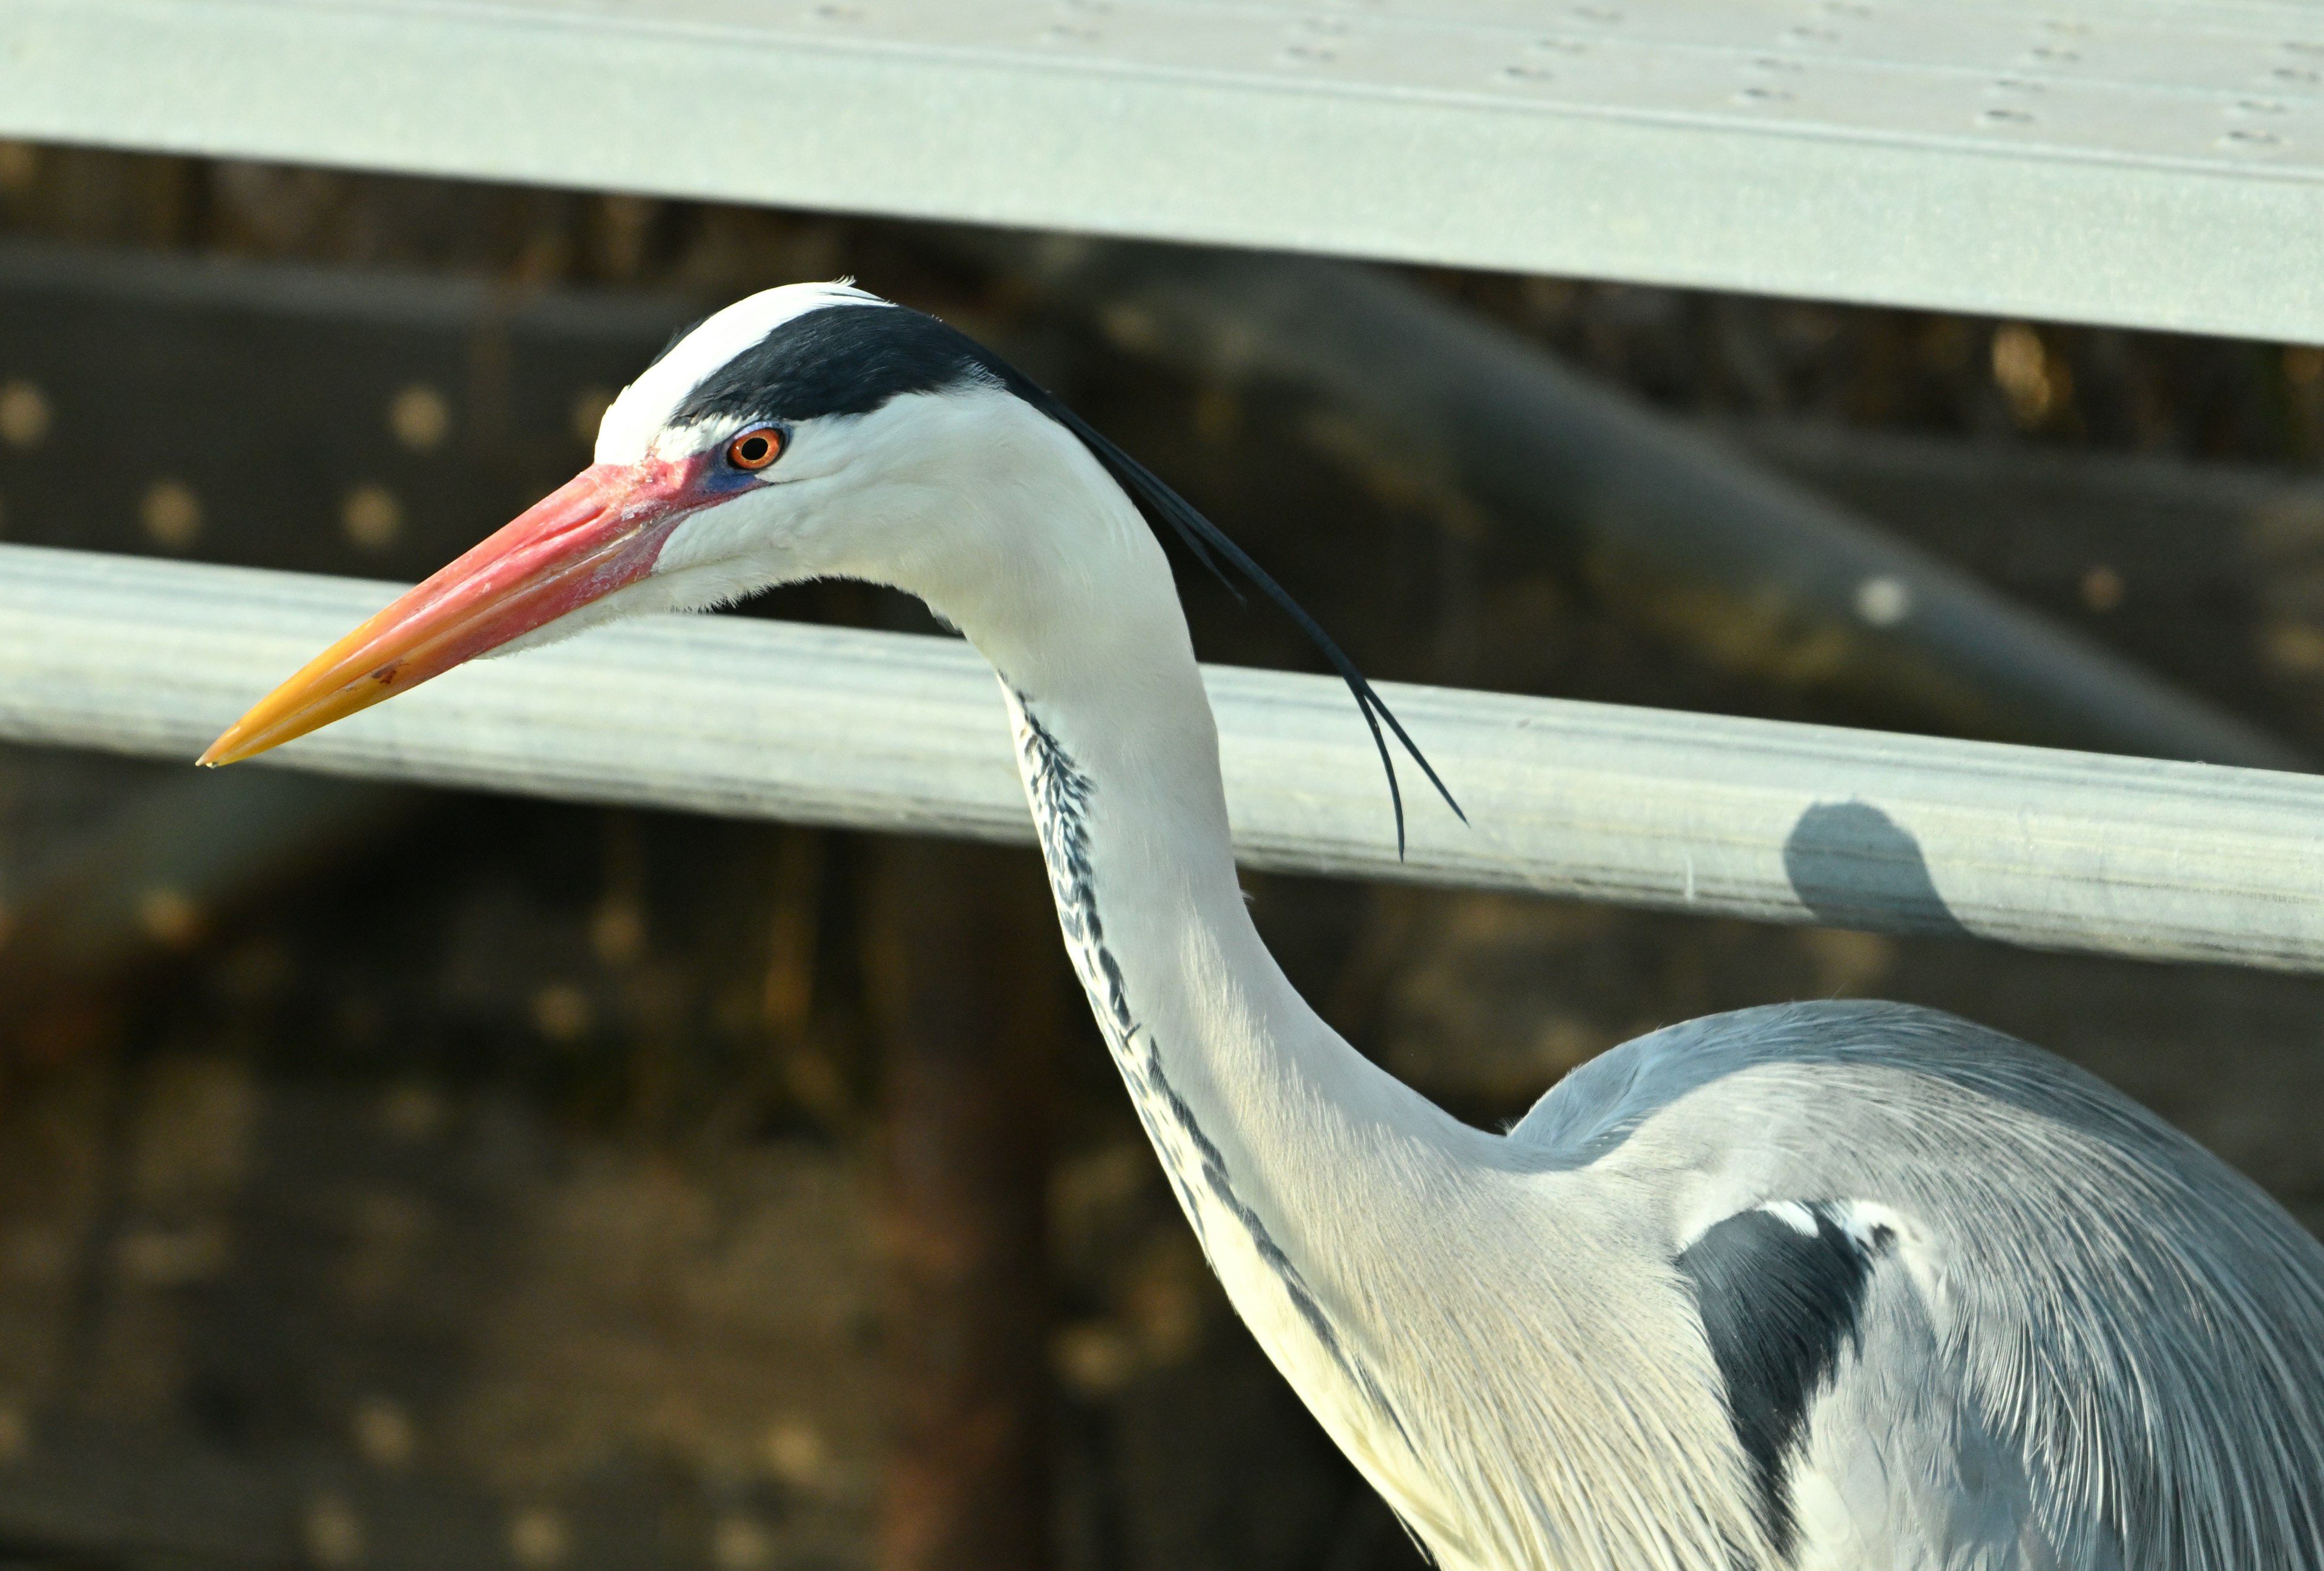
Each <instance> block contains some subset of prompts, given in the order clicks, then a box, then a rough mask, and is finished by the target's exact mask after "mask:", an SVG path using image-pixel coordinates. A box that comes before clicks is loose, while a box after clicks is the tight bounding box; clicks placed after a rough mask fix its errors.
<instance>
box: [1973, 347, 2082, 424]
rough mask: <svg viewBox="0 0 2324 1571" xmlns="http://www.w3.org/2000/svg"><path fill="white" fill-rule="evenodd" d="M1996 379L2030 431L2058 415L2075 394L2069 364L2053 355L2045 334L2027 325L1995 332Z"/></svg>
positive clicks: (2019, 420) (2013, 411) (2018, 418)
mask: <svg viewBox="0 0 2324 1571" xmlns="http://www.w3.org/2000/svg"><path fill="white" fill-rule="evenodd" d="M1993 380H1994V384H1995V385H1997V386H1998V387H1999V388H2000V389H2001V395H2002V397H2003V398H2004V399H2005V400H2006V401H2007V402H2008V404H2009V412H2010V414H2011V416H2012V417H2014V418H2015V420H2016V421H2017V423H2018V424H2019V425H2021V426H2024V427H2026V428H2028V429H2029V430H2030V429H2031V428H2033V427H2034V426H2038V425H2040V424H2041V423H2042V422H2043V420H2048V419H2049V418H2050V417H2051V416H2052V414H2054V413H2056V412H2057V411H2058V410H2059V409H2060V408H2061V407H2062V406H2063V405H2064V403H2065V402H2066V395H2067V394H2068V393H2070V392H2071V391H2072V388H2073V380H2072V377H2071V375H2070V373H2069V372H2068V371H2067V369H2066V365H2065V363H2064V362H2063V361H2061V360H2060V359H2058V358H2057V357H2056V356H2053V355H2052V354H2051V353H2050V351H2049V348H2048V347H2047V346H2046V345H2044V344H2043V342H2042V335H2041V334H2039V333H2037V332H2035V331H2034V330H2033V328H2029V327H2027V326H2026V325H2025V324H2024V323H2023V322H2006V323H2004V324H2003V325H2002V326H2000V327H1998V328H1995V329H1994V330H1993Z"/></svg>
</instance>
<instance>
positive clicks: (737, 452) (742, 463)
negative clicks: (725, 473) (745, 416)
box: [726, 426, 783, 475]
mask: <svg viewBox="0 0 2324 1571" xmlns="http://www.w3.org/2000/svg"><path fill="white" fill-rule="evenodd" d="M782 456H783V433H782V428H780V427H779V426H754V427H752V429H751V430H747V431H744V432H743V433H742V435H741V436H739V437H736V438H735V439H733V441H731V442H729V443H727V444H726V461H727V462H728V463H730V464H732V465H733V466H734V467H736V468H737V469H740V470H742V471H743V472H744V473H745V474H751V475H755V474H757V473H758V472H759V471H760V470H761V469H763V468H765V467H767V466H768V465H770V464H771V463H773V462H774V461H775V460H776V459H777V458H779V457H782Z"/></svg>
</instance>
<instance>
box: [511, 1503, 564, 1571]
mask: <svg viewBox="0 0 2324 1571" xmlns="http://www.w3.org/2000/svg"><path fill="white" fill-rule="evenodd" d="M571 1547H572V1546H571V1543H570V1541H569V1539H568V1537H567V1533H566V1530H565V1519H564V1518H563V1517H561V1516H559V1515H558V1513H557V1512H555V1511H550V1510H549V1508H548V1507H547V1506H538V1505H537V1506H527V1507H526V1508H525V1509H524V1510H522V1511H519V1512H517V1513H516V1515H515V1516H513V1517H511V1518H510V1519H509V1553H510V1554H512V1555H514V1556H515V1557H516V1558H517V1564H519V1565H520V1566H533V1567H536V1571H537V1568H539V1567H543V1566H554V1565H556V1564H557V1563H558V1561H560V1560H562V1559H564V1558H565V1555H566V1551H567V1549H569V1548H571Z"/></svg>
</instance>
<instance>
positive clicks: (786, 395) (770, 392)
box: [670, 305, 1023, 425]
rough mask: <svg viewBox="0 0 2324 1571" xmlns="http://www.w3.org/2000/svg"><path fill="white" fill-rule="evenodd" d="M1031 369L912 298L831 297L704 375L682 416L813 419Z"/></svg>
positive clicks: (675, 416) (675, 414)
mask: <svg viewBox="0 0 2324 1571" xmlns="http://www.w3.org/2000/svg"><path fill="white" fill-rule="evenodd" d="M978 374H983V375H986V376H990V377H991V378H992V380H994V381H995V382H1003V383H1012V382H1019V381H1022V380H1023V379H1022V378H1021V377H1019V376H1018V375H1017V374H1016V373H1015V372H1013V371H1010V370H1009V369H1008V368H1007V367H1006V366H1005V365H1002V364H1001V362H999V361H998V360H996V359H994V358H993V356H991V355H989V354H988V353H986V351H985V350H984V349H983V347H982V346H980V345H979V344H978V343H977V342H976V340H975V339H973V338H971V337H969V336H968V335H967V334H965V333H963V332H962V331H960V329H958V328H950V327H946V326H945V324H944V323H942V322H940V321H938V320H936V318H934V317H931V316H927V315H925V314H923V313H921V312H919V311H916V310H909V309H908V308H907V307H904V306H890V305H830V306H819V307H817V308H816V310H811V311H802V312H800V313H799V314H798V316H795V317H793V318H792V319H790V320H789V321H788V322H785V323H783V324H782V325H781V326H780V327H778V328H775V329H773V330H772V331H771V332H770V333H768V335H767V336H766V337H763V338H761V339H760V340H759V341H758V342H757V343H756V344H753V345H752V346H751V347H749V348H747V349H745V350H743V351H742V353H740V354H738V355H736V356H734V357H733V359H731V360H729V361H727V362H726V364H725V365H721V366H720V367H719V368H718V369H717V370H715V371H714V372H712V373H711V374H709V375H708V376H705V377H704V378H703V380H702V382H701V384H699V385H698V386H696V388H695V390H694V391H693V392H692V393H688V394H687V397H686V401H685V402H683V403H681V404H679V405H678V408H677V409H676V410H674V411H671V414H670V420H671V423H672V424H678V425H683V424H687V423H690V422H693V421H696V420H713V419H717V418H719V417H722V416H731V417H738V418H741V419H743V420H815V419H816V418H818V417H819V416H823V415H827V414H869V413H871V411H873V410H875V409H878V408H879V407H881V405H882V404H884V403H886V402H888V401H889V400H890V399H891V398H897V397H899V396H901V395H902V394H904V393H934V392H936V391H937V390H938V389H939V388H945V387H951V386H954V385H955V384H958V383H960V382H962V381H964V380H965V379H967V378H969V377H972V376H975V375H978Z"/></svg>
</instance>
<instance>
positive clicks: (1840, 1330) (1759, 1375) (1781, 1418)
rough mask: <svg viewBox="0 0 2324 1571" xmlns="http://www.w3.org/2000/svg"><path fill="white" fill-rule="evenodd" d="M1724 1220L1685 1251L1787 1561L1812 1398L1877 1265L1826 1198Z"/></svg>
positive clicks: (1683, 1264) (1847, 1335) (1851, 1339)
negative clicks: (1795, 1469) (1794, 1467)
mask: <svg viewBox="0 0 2324 1571" xmlns="http://www.w3.org/2000/svg"><path fill="white" fill-rule="evenodd" d="M1785 1209H1786V1210H1789V1211H1792V1212H1793V1213H1794V1215H1795V1216H1796V1218H1797V1219H1798V1220H1801V1221H1805V1222H1810V1223H1812V1224H1813V1231H1812V1232H1809V1231H1804V1230H1803V1229H1802V1228H1801V1227H1799V1226H1795V1225H1794V1222H1793V1220H1791V1219H1787V1218H1786V1217H1785V1216H1784V1215H1777V1214H1776V1213H1775V1212H1771V1211H1768V1210H1766V1209H1764V1208H1762V1209H1757V1210H1751V1211H1744V1212H1739V1213H1738V1214H1737V1215H1733V1216H1729V1217H1728V1218H1727V1219H1726V1220H1725V1221H1723V1222H1720V1223H1719V1224H1717V1225H1716V1226H1714V1227H1712V1228H1711V1231H1710V1232H1708V1233H1706V1234H1703V1235H1702V1236H1701V1238H1699V1239H1697V1240H1695V1241H1694V1243H1692V1244H1690V1245H1689V1246H1688V1247H1687V1248H1686V1250H1685V1252H1683V1253H1682V1254H1680V1256H1679V1257H1678V1261H1677V1264H1678V1269H1679V1271H1681V1272H1682V1273H1683V1275H1684V1276H1685V1277H1686V1279H1687V1281H1688V1284H1689V1285H1690V1286H1692V1288H1693V1289H1694V1301H1695V1306H1696V1308H1697V1309H1698V1310H1699V1311H1700V1313H1701V1316H1702V1334H1703V1336H1704V1338H1705V1340H1707V1341H1708V1342H1709V1343H1710V1344H1711V1358H1712V1360H1713V1362H1715V1363H1717V1364H1718V1366H1719V1374H1720V1379H1721V1380H1722V1381H1723V1382H1725V1384H1726V1387H1727V1413H1728V1418H1729V1421H1730V1422H1731V1423H1733V1425H1734V1426H1735V1437H1736V1438H1737V1439H1738V1441H1740V1442H1741V1443H1742V1446H1743V1455H1745V1456H1746V1457H1748V1459H1749V1461H1750V1464H1751V1469H1752V1473H1753V1474H1754V1476H1755V1480H1756V1482H1757V1484H1758V1486H1759V1501H1760V1511H1761V1515H1762V1517H1763V1519H1764V1520H1765V1521H1766V1526H1767V1536H1768V1537H1769V1538H1770V1539H1773V1540H1775V1547H1776V1548H1777V1549H1778V1550H1780V1551H1781V1552H1782V1553H1783V1554H1784V1557H1786V1558H1788V1557H1790V1555H1791V1551H1792V1546H1793V1540H1794V1536H1795V1526H1794V1521H1793V1518H1792V1499H1791V1487H1790V1479H1789V1476H1788V1473H1789V1467H1790V1464H1791V1461H1792V1458H1793V1454H1794V1452H1795V1451H1796V1449H1797V1448H1798V1446H1799V1445H1800V1443H1801V1441H1802V1439H1803V1429H1804V1428H1805V1426H1806V1423H1807V1409H1808V1403H1809V1402H1810V1400H1812V1399H1813V1398H1814V1396H1815V1395H1816V1393H1817V1392H1818V1391H1820V1390H1821V1389H1822V1388H1823V1387H1824V1386H1825V1385H1827V1384H1829V1383H1830V1382H1831V1377H1832V1372H1833V1370H1834V1368H1835V1367H1836V1366H1837V1365H1838V1363H1839V1362H1840V1345H1841V1344H1842V1343H1849V1344H1851V1345H1853V1344H1856V1343H1857V1342H1858V1338H1859V1337H1860V1335H1861V1332H1862V1325H1861V1317H1862V1314H1863V1310H1864V1294H1865V1286H1866V1283H1867V1280H1869V1279H1870V1277H1871V1274H1872V1261H1871V1260H1870V1259H1869V1258H1868V1257H1867V1255H1866V1254H1865V1252H1864V1251H1863V1249H1862V1248H1861V1247H1859V1246H1858V1243H1857V1242H1856V1241H1855V1240H1854V1239H1852V1238H1850V1237H1849V1234H1848V1233H1847V1232H1846V1230H1845V1229H1843V1228H1841V1227H1840V1224H1838V1223H1837V1222H1835V1221H1834V1220H1833V1218H1832V1216H1831V1211H1830V1208H1829V1207H1828V1206H1821V1205H1803V1206H1795V1207H1785Z"/></svg>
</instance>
